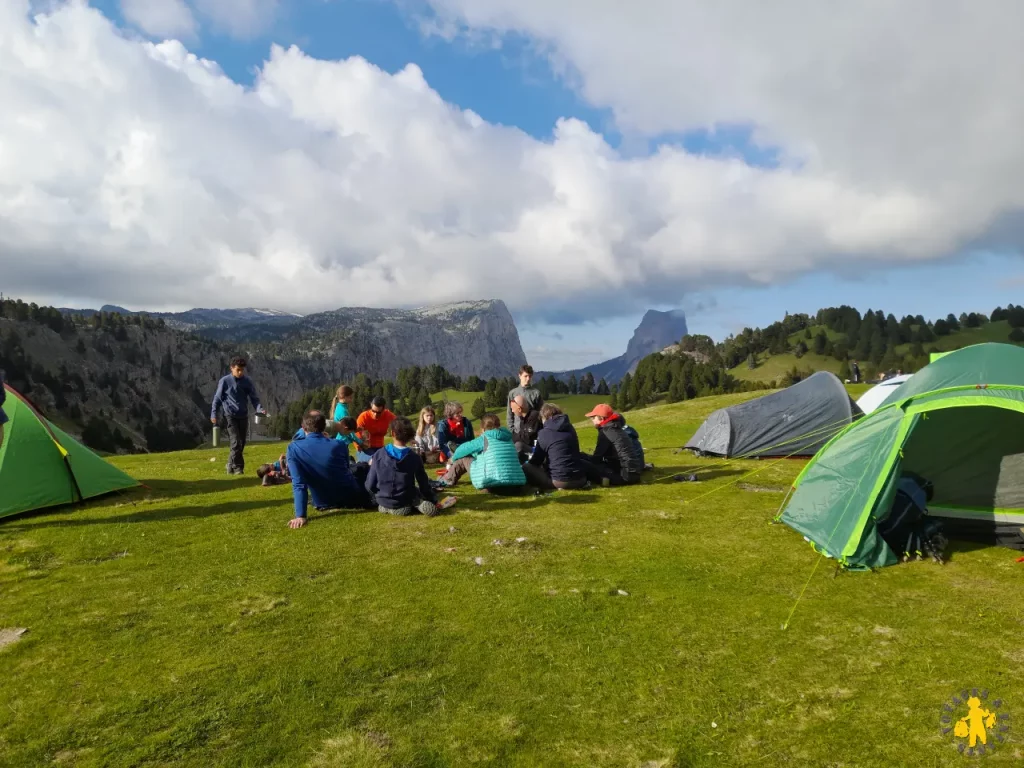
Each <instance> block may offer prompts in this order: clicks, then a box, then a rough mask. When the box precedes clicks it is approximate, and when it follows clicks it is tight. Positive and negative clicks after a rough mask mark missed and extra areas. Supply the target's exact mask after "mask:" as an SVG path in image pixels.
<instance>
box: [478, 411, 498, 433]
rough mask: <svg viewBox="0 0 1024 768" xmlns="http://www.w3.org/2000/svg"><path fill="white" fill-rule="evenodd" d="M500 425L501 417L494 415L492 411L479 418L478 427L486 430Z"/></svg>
mask: <svg viewBox="0 0 1024 768" xmlns="http://www.w3.org/2000/svg"><path fill="white" fill-rule="evenodd" d="M500 426H501V419H499V418H498V417H497V416H495V415H494V414H493V413H485V414H484V415H483V416H482V417H481V418H480V429H482V430H483V431H484V432H487V431H488V430H491V429H497V428H498V427H500Z"/></svg>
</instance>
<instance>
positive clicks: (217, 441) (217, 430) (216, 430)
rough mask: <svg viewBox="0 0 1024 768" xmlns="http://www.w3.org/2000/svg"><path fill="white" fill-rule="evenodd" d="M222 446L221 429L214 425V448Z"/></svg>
mask: <svg viewBox="0 0 1024 768" xmlns="http://www.w3.org/2000/svg"><path fill="white" fill-rule="evenodd" d="M219 445H220V427H218V426H217V425H216V424H214V425H213V447H214V448H216V447H217V446H219Z"/></svg>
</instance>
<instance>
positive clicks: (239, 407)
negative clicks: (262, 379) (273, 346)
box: [210, 357, 266, 475]
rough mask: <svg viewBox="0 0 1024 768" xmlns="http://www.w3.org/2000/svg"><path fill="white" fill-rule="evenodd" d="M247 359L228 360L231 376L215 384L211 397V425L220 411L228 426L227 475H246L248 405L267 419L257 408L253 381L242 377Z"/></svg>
mask: <svg viewBox="0 0 1024 768" xmlns="http://www.w3.org/2000/svg"><path fill="white" fill-rule="evenodd" d="M246 364H247V363H246V359H245V358H244V357H236V358H234V359H232V360H231V373H229V374H228V375H227V376H225V377H224V378H222V379H221V380H220V381H219V382H218V383H217V392H216V393H215V394H214V396H213V407H212V408H211V409H210V421H211V422H212V423H214V424H216V423H217V412H218V411H221V410H223V411H224V418H225V420H226V421H227V423H228V437H229V438H230V439H231V452H230V453H229V454H228V467H227V469H228V474H229V475H241V474H244V473H245V457H244V456H243V455H242V452H243V451H244V450H245V440H246V437H248V434H249V405H248V403H249V401H252V406H253V408H255V409H256V413H257V414H258V415H260V416H264V415H266V411H264V410H263V406H262V405H260V397H259V395H257V394H256V387H254V386H253V384H252V379H250V378H249V377H248V376H246V375H245V366H246Z"/></svg>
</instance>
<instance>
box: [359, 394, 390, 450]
mask: <svg viewBox="0 0 1024 768" xmlns="http://www.w3.org/2000/svg"><path fill="white" fill-rule="evenodd" d="M386 405H387V403H386V402H385V401H384V398H383V397H380V396H378V397H375V398H373V400H372V401H371V402H370V410H368V411H363V412H362V413H360V414H359V418H358V419H356V426H357V427H359V429H361V430H363V431H364V432H366V433H367V434H369V435H370V447H369V448H364V449H363V452H364V453H366V454H367V455H369V456H373V454H375V453H376V452H377V451H379V450H380V449H381V448H383V447H384V438H385V437H387V434H388V430H389V429H390V428H391V422H392V421H394V420H395V419H396V418H397V417H396V416H395V414H393V413H392V412H391V411H389V410H388V409H387V408H386Z"/></svg>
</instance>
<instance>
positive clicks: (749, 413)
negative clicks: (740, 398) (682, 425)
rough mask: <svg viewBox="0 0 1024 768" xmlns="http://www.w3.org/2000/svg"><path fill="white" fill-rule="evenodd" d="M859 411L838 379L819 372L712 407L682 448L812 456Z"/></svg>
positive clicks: (713, 452) (711, 452)
mask: <svg viewBox="0 0 1024 768" xmlns="http://www.w3.org/2000/svg"><path fill="white" fill-rule="evenodd" d="M861 415H862V413H861V410H860V408H858V407H857V404H856V403H854V402H853V400H851V399H850V396H849V394H847V392H846V387H845V386H843V382H841V381H840V380H839V379H838V378H837V377H836V376H834V375H833V374H831V373H829V372H828V371H818V372H817V373H815V374H812V375H811V376H808V377H807V378H806V379H804V380H803V381H800V382H797V383H796V384H794V385H793V386H791V387H787V388H786V389H784V390H782V391H781V392H775V393H774V394H771V395H765V396H764V397H759V398H757V399H756V400H750V401H749V402H746V403H741V404H740V405H734V406H732V407H730V408H721V409H719V410H717V411H715V412H714V413H712V414H711V415H710V416H708V418H707V419H706V420H705V421H704V423H703V424H701V425H700V429H698V430H697V431H696V432H695V433H694V435H693V437H691V438H690V442H688V443H687V444H686V446H685V447H686V448H688V449H690V450H692V451H694V452H695V453H697V454H700V455H712V456H725V457H727V458H733V457H737V456H739V457H743V458H767V457H773V456H780V457H781V456H813V455H814V454H815V453H817V452H818V450H819V449H820V448H821V447H822V446H823V445H825V443H827V442H828V441H829V440H831V439H832V438H833V437H834V436H835V435H836V434H837V433H839V431H840V430H842V429H844V428H845V427H847V426H848V425H849V424H850V423H851V422H853V421H854V420H856V419H857V418H859V417H860V416H861Z"/></svg>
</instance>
